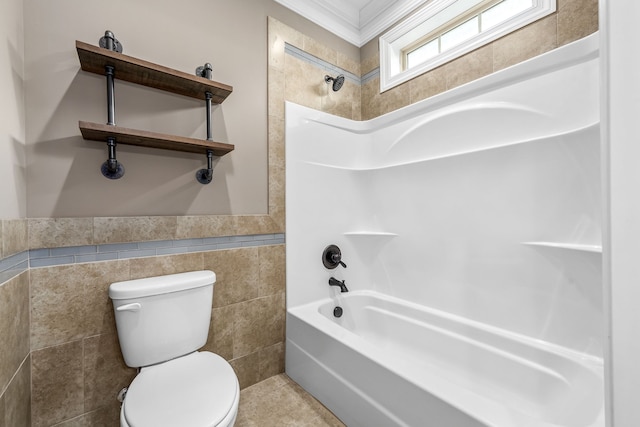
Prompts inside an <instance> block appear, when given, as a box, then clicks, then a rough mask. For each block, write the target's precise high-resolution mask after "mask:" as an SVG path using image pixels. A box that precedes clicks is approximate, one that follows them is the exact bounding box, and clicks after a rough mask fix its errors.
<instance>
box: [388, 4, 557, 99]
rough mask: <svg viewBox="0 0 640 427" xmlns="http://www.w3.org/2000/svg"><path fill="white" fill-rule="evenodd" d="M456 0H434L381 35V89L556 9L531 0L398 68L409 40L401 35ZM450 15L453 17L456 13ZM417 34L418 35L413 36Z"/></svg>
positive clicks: (407, 78)
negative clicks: (505, 16) (503, 17)
mask: <svg viewBox="0 0 640 427" xmlns="http://www.w3.org/2000/svg"><path fill="white" fill-rule="evenodd" d="M457 1H460V0H433V1H432V2H431V3H429V4H428V5H427V6H426V7H424V8H423V9H422V10H420V11H418V12H417V13H415V14H414V15H412V16H410V17H409V18H407V19H406V20H405V21H404V22H402V23H400V24H399V25H397V26H396V27H394V28H392V29H391V30H390V31H388V32H387V33H385V34H384V35H382V36H381V37H380V40H379V41H380V43H379V48H380V92H384V91H386V90H389V89H391V88H393V87H395V86H398V85H399V84H401V83H404V82H406V81H408V80H411V79H413V78H414V77H417V76H419V75H420V74H423V73H425V72H427V71H429V70H432V69H434V68H436V67H438V66H440V65H442V64H444V63H446V62H449V61H451V60H453V59H455V58H458V57H460V56H462V55H464V54H465V53H468V52H470V51H472V50H474V49H477V48H479V47H481V46H484V45H486V44H488V43H490V42H492V41H494V40H496V39H498V38H500V37H502V36H504V35H506V34H508V33H510V32H512V31H515V30H517V29H519V28H522V27H524V26H525V25H528V24H530V23H532V22H534V21H536V20H538V19H540V18H543V17H545V16H547V15H549V14H551V13H553V12H555V11H556V0H537V1H534V3H535V6H534V7H533V8H531V9H529V10H527V11H525V12H523V13H520V14H518V15H516V16H514V17H513V18H511V19H508V20H507V21H505V22H503V23H502V24H500V25H497V26H495V27H493V28H491V29H489V30H488V31H485V32H482V33H480V34H478V35H477V36H475V37H473V38H471V39H469V40H467V41H466V42H464V43H462V44H460V45H458V46H456V47H454V48H452V49H450V50H447V51H445V52H442V53H441V54H439V55H437V56H435V57H433V58H431V59H430V60H428V61H425V62H423V63H422V64H420V65H417V66H415V67H412V68H410V69H408V70H404V71H402V70H401V69H400V64H401V59H402V58H401V56H400V55H402V50H403V48H404V47H405V46H407V45H408V44H410V42H407V41H406V40H405V39H406V37H404V38H403V36H405V35H406V34H407V33H409V32H410V31H412V30H413V29H414V28H416V27H417V26H419V25H420V24H422V23H423V22H424V21H426V20H427V19H429V18H431V17H432V16H434V15H436V14H438V13H439V12H441V11H443V10H444V9H446V8H447V7H449V6H450V5H452V4H454V3H455V2H457ZM450 19H455V17H451V18H450ZM417 38H419V37H416V38H415V39H414V40H416V39H417Z"/></svg>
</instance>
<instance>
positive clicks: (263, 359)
mask: <svg viewBox="0 0 640 427" xmlns="http://www.w3.org/2000/svg"><path fill="white" fill-rule="evenodd" d="M284 345H285V344H284V342H279V343H277V344H274V345H272V346H269V347H265V348H263V349H261V350H259V354H260V366H259V375H260V377H259V379H258V380H259V381H263V380H265V379H267V378H270V377H273V376H274V375H278V374H281V373H283V372H284Z"/></svg>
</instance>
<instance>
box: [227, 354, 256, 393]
mask: <svg viewBox="0 0 640 427" xmlns="http://www.w3.org/2000/svg"><path fill="white" fill-rule="evenodd" d="M229 363H230V364H231V366H232V367H233V370H234V371H236V375H237V376H238V382H239V383H240V389H243V388H246V387H249V386H252V385H254V384H256V383H257V382H258V381H259V379H260V374H259V365H260V355H259V354H258V352H255V353H252V354H247V355H245V356H243V357H239V358H237V359H233V360H231V361H230V362H229Z"/></svg>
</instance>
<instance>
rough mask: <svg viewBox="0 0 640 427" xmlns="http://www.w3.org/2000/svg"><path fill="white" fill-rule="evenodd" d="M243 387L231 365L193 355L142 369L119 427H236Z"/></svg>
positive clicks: (205, 354) (217, 358)
mask: <svg viewBox="0 0 640 427" xmlns="http://www.w3.org/2000/svg"><path fill="white" fill-rule="evenodd" d="M239 400H240V387H239V385H238V379H237V377H236V375H235V372H234V371H233V368H232V367H231V365H229V363H228V362H227V361H226V360H224V359H223V358H222V357H220V356H218V355H217V354H214V353H210V352H206V351H205V352H195V353H191V354H189V355H187V356H183V357H179V358H177V359H174V360H171V361H168V362H164V363H160V364H158V365H154V366H149V367H146V368H143V369H142V370H141V371H140V373H139V374H138V375H137V376H136V378H135V379H134V380H133V382H132V383H131V386H129V390H128V391H127V395H126V398H125V400H124V403H123V405H122V410H121V423H122V425H123V426H129V427H163V426H167V427H175V426H185V427H186V426H188V427H227V426H231V425H233V422H234V421H235V417H236V413H237V410H238V403H239Z"/></svg>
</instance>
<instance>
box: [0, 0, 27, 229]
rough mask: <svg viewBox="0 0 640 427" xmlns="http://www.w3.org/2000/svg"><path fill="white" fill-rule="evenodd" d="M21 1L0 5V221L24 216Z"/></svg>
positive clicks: (13, 0)
mask: <svg viewBox="0 0 640 427" xmlns="http://www.w3.org/2000/svg"><path fill="white" fill-rule="evenodd" d="M23 77H24V36H23V19H22V0H3V1H2V2H1V3H0V94H1V96H0V114H1V115H2V119H0V183H1V184H0V218H21V217H25V216H26V206H27V205H26V179H25V164H26V162H25V148H24V142H25V136H24V133H25V119H24V117H25V116H24V84H23Z"/></svg>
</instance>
